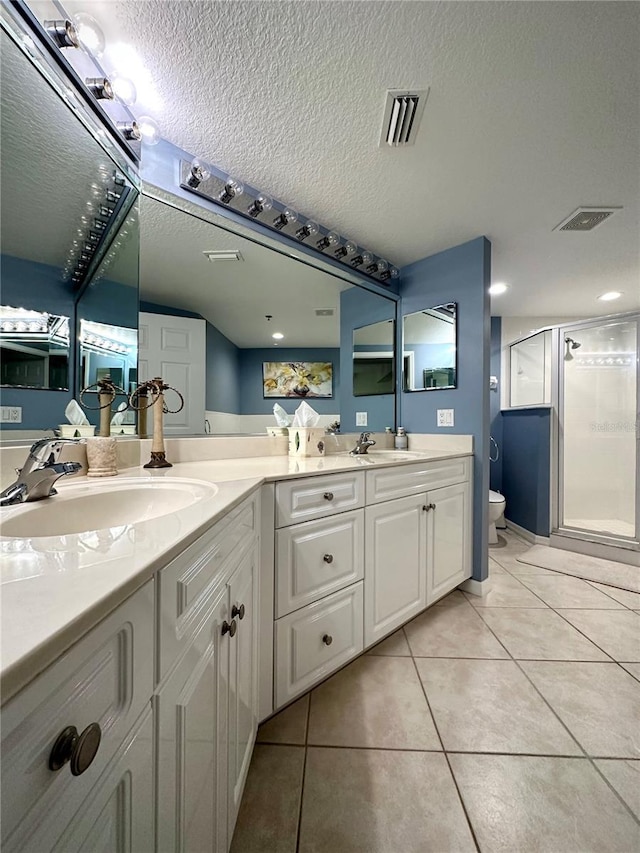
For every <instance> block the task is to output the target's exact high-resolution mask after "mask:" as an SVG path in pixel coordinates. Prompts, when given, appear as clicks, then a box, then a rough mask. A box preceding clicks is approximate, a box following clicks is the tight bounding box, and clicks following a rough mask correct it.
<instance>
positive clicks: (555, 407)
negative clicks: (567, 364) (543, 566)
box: [550, 311, 640, 551]
mask: <svg viewBox="0 0 640 853" xmlns="http://www.w3.org/2000/svg"><path fill="white" fill-rule="evenodd" d="M616 321H635V323H636V360H635V369H636V409H637V408H638V405H639V404H640V365H639V363H638V353H639V352H640V312H638V311H632V312H626V313H623V314H607V315H605V316H603V317H592V318H590V319H588V320H580V321H577V322H574V323H565V324H563V325H560V326H555V327H554V328H553V345H552V347H553V348H552V353H553V356H552V357H553V359H554V360H553V362H552V363H553V365H554V367H555V369H554V370H553V371H552V392H551V399H552V412H553V417H552V429H551V448H552V450H551V461H552V465H551V496H550V497H551V501H550V504H551V535H552V536H553V535H557V536H566V537H567V538H570V539H577V540H580V541H582V542H593V543H595V544H600V545H608V546H613V547H616V548H625V549H627V550H631V551H640V446H639V445H638V439H639V438H640V435H639V433H638V428H639V427H638V424H636V460H635V463H636V464H635V473H636V480H635V483H636V495H635V537H626V536H616V535H615V534H612V533H600V532H597V531H595V530H588V529H586V528H579V527H565V526H564V525H561V524H560V519H561V517H562V520H563V521H564V356H563V350H564V347H563V339H564V336H565V335H566V334H568V333H569V332H570V331H577V332H578V333H579V332H580V330H581V329H591V328H594V327H597V326H603V325H606V324H607V323H610V322H616ZM634 417H636V418H637V412H634Z"/></svg>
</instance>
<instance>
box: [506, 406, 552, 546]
mask: <svg viewBox="0 0 640 853" xmlns="http://www.w3.org/2000/svg"><path fill="white" fill-rule="evenodd" d="M502 451H503V452H502V458H503V464H502V491H503V494H504V496H505V498H506V499H507V509H506V513H505V515H506V517H507V518H508V519H509V521H513V522H515V524H519V525H520V527H524V528H525V530H529V531H530V532H531V533H535V534H536V535H538V536H548V535H549V530H550V497H549V486H550V483H549V479H550V472H551V409H550V408H535V409H517V410H512V411H504V412H503V413H502Z"/></svg>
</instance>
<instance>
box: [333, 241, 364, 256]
mask: <svg viewBox="0 0 640 853" xmlns="http://www.w3.org/2000/svg"><path fill="white" fill-rule="evenodd" d="M357 251H358V247H357V245H356V244H355V243H354V242H353V241H352V240H347V242H346V243H345V244H344V246H340V248H338V249H336V251H335V252H334V253H333V254H334V255H335V257H336V258H338V259H340V258H344V257H346V256H347V255H353V254H355V253H356V252H357Z"/></svg>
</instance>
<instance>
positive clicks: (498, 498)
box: [489, 489, 506, 504]
mask: <svg viewBox="0 0 640 853" xmlns="http://www.w3.org/2000/svg"><path fill="white" fill-rule="evenodd" d="M489 503H490V504H503V503H506V498H505V496H504V495H501V494H500V492H494V491H493V490H492V489H490V490H489Z"/></svg>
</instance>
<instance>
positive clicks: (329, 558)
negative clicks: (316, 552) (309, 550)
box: [322, 554, 333, 563]
mask: <svg viewBox="0 0 640 853" xmlns="http://www.w3.org/2000/svg"><path fill="white" fill-rule="evenodd" d="M322 559H323V560H324V561H325V563H333V554H325V555H324V557H323V558H322Z"/></svg>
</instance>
